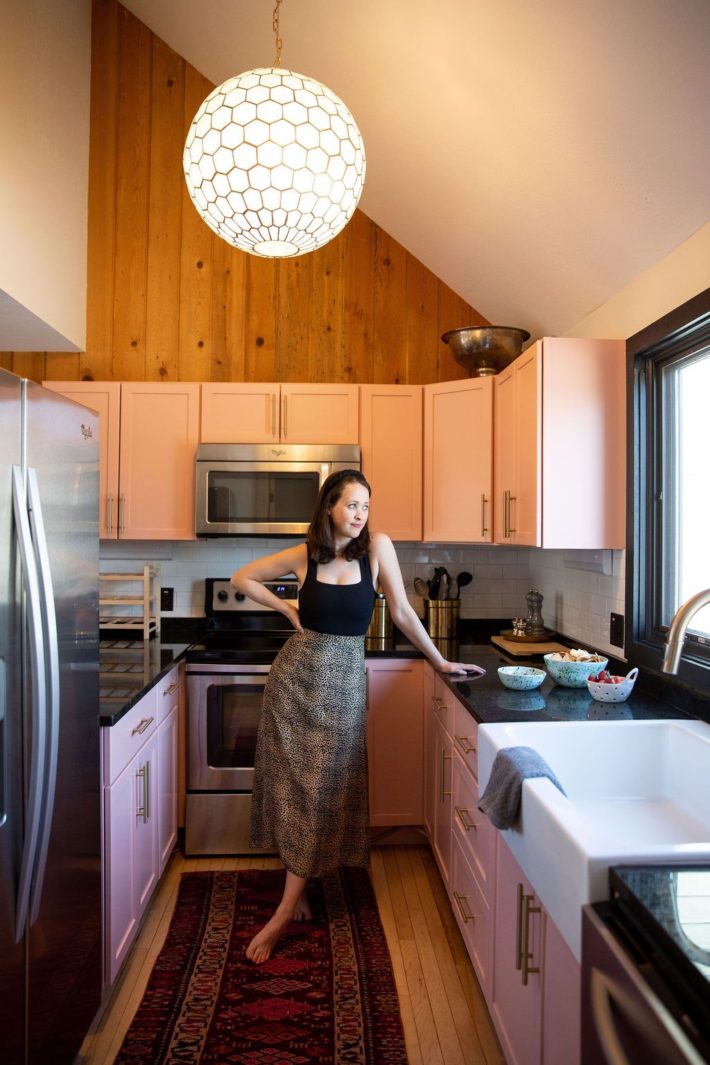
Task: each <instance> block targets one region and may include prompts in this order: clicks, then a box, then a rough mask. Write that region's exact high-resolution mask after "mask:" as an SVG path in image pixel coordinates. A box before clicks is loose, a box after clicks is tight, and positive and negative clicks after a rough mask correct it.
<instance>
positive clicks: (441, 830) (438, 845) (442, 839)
mask: <svg viewBox="0 0 710 1065" xmlns="http://www.w3.org/2000/svg"><path fill="white" fill-rule="evenodd" d="M453 757H454V756H453V748H452V741H451V737H450V736H449V734H448V732H447V731H446V729H444V728H443V726H442V725H441V723H440V722H438V721H437V722H436V723H435V727H434V856H435V857H436V860H437V863H438V866H439V872H440V873H441V876H442V879H443V881H444V883H445V884H446V886H447V888H448V887H449V884H450V879H451V814H452V808H451V794H452V774H453V765H452V763H453Z"/></svg>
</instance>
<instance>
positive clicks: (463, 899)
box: [454, 891, 476, 924]
mask: <svg viewBox="0 0 710 1065" xmlns="http://www.w3.org/2000/svg"><path fill="white" fill-rule="evenodd" d="M454 899H455V900H456V905H457V906H458V909H459V913H460V914H461V920H462V921H463V923H464V924H468V922H469V921H475V920H476V917H475V915H474V914H472V913H471V911H470V909H469V908H468V895H462V894H461V893H460V892H458V891H454ZM464 903H466V905H465V906H464Z"/></svg>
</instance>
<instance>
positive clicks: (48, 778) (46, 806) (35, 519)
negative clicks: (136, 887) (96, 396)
mask: <svg viewBox="0 0 710 1065" xmlns="http://www.w3.org/2000/svg"><path fill="white" fill-rule="evenodd" d="M27 503H28V510H29V515H30V528H31V531H32V539H33V544H34V552H35V559H36V562H37V572H38V576H39V592H40V600H41V607H42V622H43V626H44V653H45V662H46V669H45V683H46V686H47V703H46V710H47V728H48V737H47V740H48V742H47V749H46V761H45V773H44V801H43V803H42V819H41V827H40V838H39V846H38V849H37V858H36V861H35V873H34V877H33V883H32V895H31V906H30V924H34V922H35V921H36V920H37V918H38V916H39V906H40V902H41V899H42V886H43V884H44V872H45V869H46V866H47V854H48V852H49V836H50V833H51V829H52V819H53V816H54V796H55V792H56V785H57V759H58V757H59V707H60V688H59V633H58V630H57V614H56V610H55V607H54V587H53V585H52V570H51V567H50V565H49V551H48V548H47V535H46V533H45V528H44V517H43V515H42V500H41V498H40V493H39V485H38V484H37V471H36V470H34V469H33V468H32V467H31V466H29V467H28V468H27Z"/></svg>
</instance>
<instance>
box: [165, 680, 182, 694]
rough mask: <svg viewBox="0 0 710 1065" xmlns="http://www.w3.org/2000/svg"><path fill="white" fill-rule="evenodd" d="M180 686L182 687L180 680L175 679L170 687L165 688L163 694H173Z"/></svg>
mask: <svg viewBox="0 0 710 1065" xmlns="http://www.w3.org/2000/svg"><path fill="white" fill-rule="evenodd" d="M179 687H180V681H179V680H175V681H173V683H172V684H171V685H170V687H169V688H166V689H165V691H164V692H163V695H172V694H173V692H174V691H177V689H178V688H179Z"/></svg>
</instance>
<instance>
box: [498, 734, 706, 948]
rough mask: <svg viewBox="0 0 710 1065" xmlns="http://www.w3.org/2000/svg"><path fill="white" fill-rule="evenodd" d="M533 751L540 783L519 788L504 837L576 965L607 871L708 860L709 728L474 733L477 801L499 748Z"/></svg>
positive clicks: (605, 885) (605, 895)
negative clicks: (538, 758) (543, 769)
mask: <svg viewBox="0 0 710 1065" xmlns="http://www.w3.org/2000/svg"><path fill="white" fill-rule="evenodd" d="M518 745H523V746H527V747H533V748H534V749H535V750H536V751H537V752H538V753H539V754H540V755H542V757H543V758H544V759H545V761H546V762H547V764H548V765H549V766H550V768H551V769H552V770H553V771H554V773H555V775H556V776H557V778H558V780H559V781H560V783H561V784H562V787H563V788H564V789H565V792H566V793H567V795H566V797H565V796H564V795H562V793H561V792H560V791H559V790H558V789H557V788H556V787H555V785H554V784H553V783H552V782H551V781H550V780H548V779H547V778H544V777H540V778H533V779H530V780H526V781H524V783H523V790H522V802H521V814H520V818H519V820H518V822H517V823H516V825H515V828H513V829H508V830H506V831H505V832H504V833H503V835H504V838H505V840H506V842H507V843H508V845H509V847H510V849H511V850H512V852H513V854H514V855H515V857H516V859H517V861H518V862H519V864H520V865H521V867H522V869H523V871H524V873H525V874H526V876H527V877H528V879H529V880H530V883H531V884H532V886H533V888H534V889H535V891H536V893H537V895H538V897H539V899H540V901H541V902H542V904H543V906H544V907H545V909H546V910H547V912H548V913H549V915H550V917H551V918H552V920H553V921H554V922H555V924H556V925H557V927H558V928H559V930H560V932H561V933H562V935H563V936H564V938H565V940H566V941H567V943H568V944H569V946H570V948H571V950H572V952H573V953H574V955H575V957H576V958H577V959H578V960H579V959H580V958H581V928H582V920H581V907H582V905H584V904H585V903H587V902H597V901H598V900H600V899H605V898H608V875H607V870H608V868H609V866H610V865H619V864H622V863H627V862H631V863H634V862H645V861H652V862H663V861H673V862H694V861H707V860H708V859H710V725H707V724H704V723H703V722H700V721H697V722H696V721H672V720H664V721H550V722H547V721H540V722H532V721H531V722H523V723H520V724H514V723H510V724H504V725H481V726H480V728H479V730H478V775H479V786H480V790H481V794H482V793H483V790H484V789H485V787H486V784H487V783H488V778H489V776H490V771H491V765H492V763H493V759H494V757H495V755H496V752H497V751H498V750H499V749H500V748H501V747H516V746H518Z"/></svg>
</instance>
